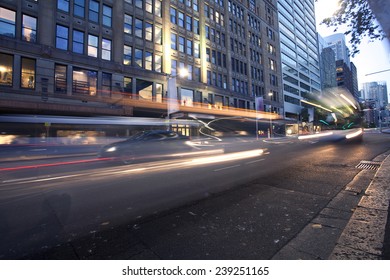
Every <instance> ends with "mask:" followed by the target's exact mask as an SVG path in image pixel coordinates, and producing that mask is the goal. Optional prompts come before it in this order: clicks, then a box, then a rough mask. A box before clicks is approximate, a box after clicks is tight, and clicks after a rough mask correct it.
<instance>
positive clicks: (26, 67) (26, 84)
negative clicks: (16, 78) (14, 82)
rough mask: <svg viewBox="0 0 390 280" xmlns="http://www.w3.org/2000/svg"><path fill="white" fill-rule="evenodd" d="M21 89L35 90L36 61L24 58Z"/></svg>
mask: <svg viewBox="0 0 390 280" xmlns="http://www.w3.org/2000/svg"><path fill="white" fill-rule="evenodd" d="M21 72H22V76H21V81H20V87H22V88H28V89H34V88H35V59H31V58H25V57H22V67H21Z"/></svg>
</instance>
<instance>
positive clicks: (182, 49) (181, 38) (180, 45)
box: [179, 36, 185, 53]
mask: <svg viewBox="0 0 390 280" xmlns="http://www.w3.org/2000/svg"><path fill="white" fill-rule="evenodd" d="M184 42H185V39H184V37H181V36H179V52H182V53H184V44H185V43H184Z"/></svg>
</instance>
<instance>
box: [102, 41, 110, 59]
mask: <svg viewBox="0 0 390 280" xmlns="http://www.w3.org/2000/svg"><path fill="white" fill-rule="evenodd" d="M102 59H104V60H111V40H108V39H102Z"/></svg>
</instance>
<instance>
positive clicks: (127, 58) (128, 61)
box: [123, 45, 133, 65]
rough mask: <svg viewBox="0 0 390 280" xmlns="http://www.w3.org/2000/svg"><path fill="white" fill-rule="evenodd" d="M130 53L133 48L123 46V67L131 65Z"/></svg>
mask: <svg viewBox="0 0 390 280" xmlns="http://www.w3.org/2000/svg"><path fill="white" fill-rule="evenodd" d="M132 52H133V48H132V47H130V46H126V45H125V46H124V49H123V64H124V65H131V64H132V59H133V58H132Z"/></svg>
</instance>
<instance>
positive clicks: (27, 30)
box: [22, 15, 37, 42]
mask: <svg viewBox="0 0 390 280" xmlns="http://www.w3.org/2000/svg"><path fill="white" fill-rule="evenodd" d="M22 40H24V41H27V42H36V41H37V19H36V18H35V17H30V16H28V15H23V27H22Z"/></svg>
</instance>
